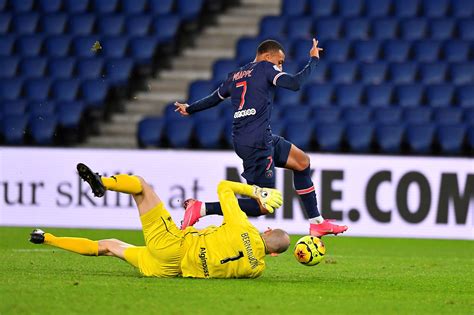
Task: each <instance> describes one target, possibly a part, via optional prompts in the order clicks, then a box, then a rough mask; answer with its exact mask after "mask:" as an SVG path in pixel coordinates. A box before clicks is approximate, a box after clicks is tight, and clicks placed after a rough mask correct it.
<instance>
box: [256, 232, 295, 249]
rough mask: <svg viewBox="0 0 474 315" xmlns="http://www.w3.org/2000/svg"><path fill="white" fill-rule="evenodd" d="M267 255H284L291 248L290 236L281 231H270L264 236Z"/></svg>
mask: <svg viewBox="0 0 474 315" xmlns="http://www.w3.org/2000/svg"><path fill="white" fill-rule="evenodd" d="M262 238H263V240H264V241H265V246H266V249H267V254H273V253H277V254H279V253H283V252H285V251H286V250H287V249H288V247H289V246H290V236H289V235H288V233H286V232H285V231H283V230H281V229H274V230H272V229H268V230H267V231H265V233H263V234H262Z"/></svg>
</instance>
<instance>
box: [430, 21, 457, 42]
mask: <svg viewBox="0 0 474 315" xmlns="http://www.w3.org/2000/svg"><path fill="white" fill-rule="evenodd" d="M454 21H455V20H453V19H449V18H437V19H431V20H430V27H429V28H430V37H431V39H439V40H446V39H450V38H452V37H453V34H454Z"/></svg>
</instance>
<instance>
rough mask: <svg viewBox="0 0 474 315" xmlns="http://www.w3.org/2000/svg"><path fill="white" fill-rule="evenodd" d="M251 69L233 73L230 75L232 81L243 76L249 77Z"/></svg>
mask: <svg viewBox="0 0 474 315" xmlns="http://www.w3.org/2000/svg"><path fill="white" fill-rule="evenodd" d="M252 71H253V69H252V70H244V71H239V72H236V73H234V75H233V76H232V81H237V80H240V79H243V78H250V77H251V76H252Z"/></svg>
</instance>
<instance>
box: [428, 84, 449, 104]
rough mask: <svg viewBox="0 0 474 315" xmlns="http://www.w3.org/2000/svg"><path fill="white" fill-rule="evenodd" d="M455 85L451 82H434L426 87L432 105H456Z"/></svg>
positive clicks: (429, 102)
mask: <svg viewBox="0 0 474 315" xmlns="http://www.w3.org/2000/svg"><path fill="white" fill-rule="evenodd" d="M453 96H454V87H453V86H452V85H451V84H433V85H429V86H427V87H426V98H427V100H428V104H429V105H430V106H432V107H446V106H451V105H454V100H453Z"/></svg>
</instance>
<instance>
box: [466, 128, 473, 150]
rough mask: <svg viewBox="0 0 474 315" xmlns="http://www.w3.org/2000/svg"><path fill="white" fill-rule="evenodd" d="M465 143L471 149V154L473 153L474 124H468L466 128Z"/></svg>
mask: <svg viewBox="0 0 474 315" xmlns="http://www.w3.org/2000/svg"><path fill="white" fill-rule="evenodd" d="M467 144H468V146H469V148H470V150H471V154H472V153H474V125H470V126H469V127H468V130H467Z"/></svg>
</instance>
